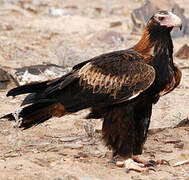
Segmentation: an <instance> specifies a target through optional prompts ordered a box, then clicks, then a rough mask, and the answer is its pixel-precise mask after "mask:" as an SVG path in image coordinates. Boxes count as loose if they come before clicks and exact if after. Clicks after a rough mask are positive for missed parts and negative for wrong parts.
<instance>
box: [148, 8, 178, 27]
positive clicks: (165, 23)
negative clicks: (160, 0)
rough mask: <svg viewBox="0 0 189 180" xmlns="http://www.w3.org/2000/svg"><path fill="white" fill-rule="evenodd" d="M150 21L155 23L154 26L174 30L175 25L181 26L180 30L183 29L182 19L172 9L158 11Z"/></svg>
mask: <svg viewBox="0 0 189 180" xmlns="http://www.w3.org/2000/svg"><path fill="white" fill-rule="evenodd" d="M148 23H149V24H150V25H152V24H153V26H154V27H155V26H156V27H157V26H158V27H159V28H160V29H170V30H172V29H173V28H174V27H179V28H180V30H181V29H182V21H181V19H180V18H179V17H178V16H177V15H175V14H173V13H172V12H170V11H164V10H160V11H158V12H156V13H155V14H154V15H153V16H152V17H151V19H150V21H149V22H148Z"/></svg>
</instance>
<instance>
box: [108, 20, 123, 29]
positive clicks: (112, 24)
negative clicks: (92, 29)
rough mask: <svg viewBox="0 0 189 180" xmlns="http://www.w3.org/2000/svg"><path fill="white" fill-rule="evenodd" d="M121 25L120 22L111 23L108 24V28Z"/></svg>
mask: <svg viewBox="0 0 189 180" xmlns="http://www.w3.org/2000/svg"><path fill="white" fill-rule="evenodd" d="M121 25H122V22H120V21H116V22H111V23H110V27H111V28H113V27H117V26H121Z"/></svg>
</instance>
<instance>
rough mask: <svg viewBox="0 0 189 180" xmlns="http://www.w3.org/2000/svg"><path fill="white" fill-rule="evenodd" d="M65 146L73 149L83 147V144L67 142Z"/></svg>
mask: <svg viewBox="0 0 189 180" xmlns="http://www.w3.org/2000/svg"><path fill="white" fill-rule="evenodd" d="M63 147H64V148H71V149H80V148H82V147H83V145H81V144H74V143H69V144H68V143H67V144H64V145H63Z"/></svg>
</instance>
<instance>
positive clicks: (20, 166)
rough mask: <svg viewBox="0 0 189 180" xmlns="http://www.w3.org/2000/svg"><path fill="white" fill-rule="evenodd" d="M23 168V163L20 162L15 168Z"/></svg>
mask: <svg viewBox="0 0 189 180" xmlns="http://www.w3.org/2000/svg"><path fill="white" fill-rule="evenodd" d="M22 168H23V165H22V164H18V165H16V167H15V169H16V170H21V169H22Z"/></svg>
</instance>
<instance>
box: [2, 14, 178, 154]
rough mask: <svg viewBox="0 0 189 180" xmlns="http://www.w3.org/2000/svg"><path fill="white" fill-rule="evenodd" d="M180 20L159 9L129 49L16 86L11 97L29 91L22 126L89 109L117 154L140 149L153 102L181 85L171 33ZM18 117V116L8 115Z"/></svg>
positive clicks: (13, 118) (23, 111) (8, 116)
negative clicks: (56, 76)
mask: <svg viewBox="0 0 189 180" xmlns="http://www.w3.org/2000/svg"><path fill="white" fill-rule="evenodd" d="M175 26H181V21H180V19H179V18H178V17H177V16H176V15H174V14H172V13H170V12H167V11H159V12H157V13H156V14H155V15H154V16H153V17H152V18H151V19H150V20H149V22H148V23H147V25H146V27H145V29H144V34H143V36H142V38H141V40H140V41H139V42H138V43H137V44H136V45H135V46H133V47H132V48H130V49H128V50H122V51H116V52H111V53H107V54H102V55H100V56H97V57H94V58H92V59H90V60H88V61H85V62H82V63H80V64H78V65H76V66H74V67H73V69H72V71H71V72H70V73H68V74H66V75H64V76H62V77H61V78H58V79H55V80H52V81H46V82H41V83H34V84H28V85H24V86H20V87H17V88H15V89H12V90H10V91H9V92H8V94H7V95H8V96H17V95H20V94H25V93H30V94H29V95H28V96H27V97H26V98H25V100H24V101H23V103H22V105H27V106H25V107H24V108H23V109H22V110H21V112H20V113H19V116H18V118H19V119H21V124H20V127H21V128H25V129H26V128H29V127H31V126H33V125H36V124H39V123H42V122H44V121H46V120H47V119H49V118H51V117H52V116H58V117H61V116H63V115H65V114H67V113H73V112H76V111H78V110H81V109H85V108H91V113H90V114H89V115H88V117H87V118H102V119H103V128H102V135H103V140H104V142H105V143H106V145H107V146H108V147H110V148H111V149H112V150H113V152H114V155H116V154H119V155H121V156H123V157H129V156H131V155H138V154H141V153H142V148H143V144H144V142H145V139H146V135H147V132H148V127H149V123H150V117H151V113H152V104H154V103H156V102H157V101H158V99H159V97H160V96H162V95H165V94H167V93H169V92H171V91H172V90H173V89H174V88H175V87H176V86H178V84H179V82H180V79H181V72H180V71H179V69H178V68H177V67H176V66H175V64H174V63H173V56H172V54H173V44H172V40H171V36H170V32H171V30H172V28H173V27H175ZM4 118H8V119H9V120H15V119H16V117H15V116H14V114H12V113H11V114H8V115H6V116H4Z"/></svg>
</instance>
